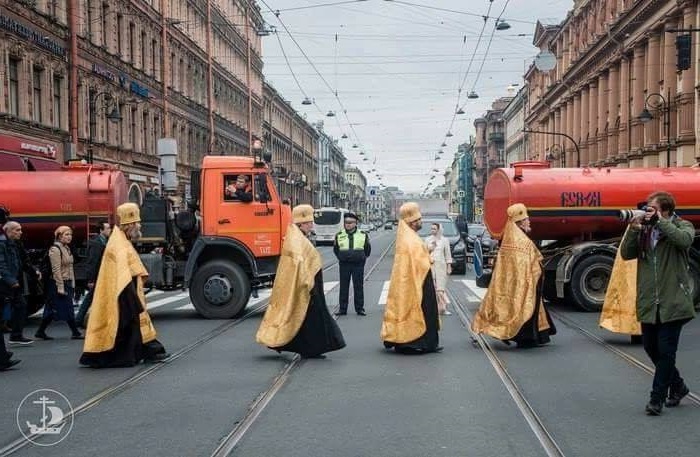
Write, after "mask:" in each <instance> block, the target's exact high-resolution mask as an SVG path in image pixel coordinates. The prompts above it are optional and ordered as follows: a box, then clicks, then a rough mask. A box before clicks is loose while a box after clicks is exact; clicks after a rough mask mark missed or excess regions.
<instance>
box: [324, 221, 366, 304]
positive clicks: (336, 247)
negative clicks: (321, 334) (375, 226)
mask: <svg viewBox="0 0 700 457" xmlns="http://www.w3.org/2000/svg"><path fill="white" fill-rule="evenodd" d="M344 223H345V229H344V230H341V231H340V232H338V233H337V234H336V235H335V240H334V242H333V252H334V253H335V256H336V257H337V258H338V266H339V267H340V310H339V311H338V312H337V313H336V315H337V316H344V315H346V314H347V313H348V294H349V291H350V278H351V277H352V286H353V292H354V293H353V295H354V297H355V312H356V313H357V315H358V316H366V313H365V298H364V290H363V286H364V284H363V283H364V270H365V260H367V257H369V254H370V252H371V250H372V247H371V246H370V244H369V237H368V236H367V234H366V233H365V232H361V231H360V230H358V229H357V216H356V215H355V214H354V213H346V214H345V220H344Z"/></svg>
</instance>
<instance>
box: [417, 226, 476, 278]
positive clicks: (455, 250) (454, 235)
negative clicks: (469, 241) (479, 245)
mask: <svg viewBox="0 0 700 457" xmlns="http://www.w3.org/2000/svg"><path fill="white" fill-rule="evenodd" d="M435 222H437V223H438V224H440V227H442V234H443V236H444V237H445V238H447V240H448V241H449V242H450V252H451V253H452V273H453V274H465V273H466V272H467V247H466V244H465V243H464V240H463V239H462V236H461V234H460V233H459V231H458V230H457V224H455V223H454V221H453V220H452V219H450V218H448V217H430V216H426V217H424V218H423V227H422V228H421V229H420V230H419V231H418V235H420V237H421V238H427V237H428V236H430V226H431V225H432V224H433V223H435Z"/></svg>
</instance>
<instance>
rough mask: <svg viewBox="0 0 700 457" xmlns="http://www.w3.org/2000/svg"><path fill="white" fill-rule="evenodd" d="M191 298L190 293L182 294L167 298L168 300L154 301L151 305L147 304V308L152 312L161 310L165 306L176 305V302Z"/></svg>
mask: <svg viewBox="0 0 700 457" xmlns="http://www.w3.org/2000/svg"><path fill="white" fill-rule="evenodd" d="M188 296H189V293H188V292H180V293H179V294H177V295H173V296H171V297H166V298H161V299H160V300H156V301H152V302H150V303H146V308H147V309H148V310H149V311H151V310H154V309H156V308H160V307H161V306H163V305H167V304H168V303H174V302H176V301H180V300H182V299H183V298H187V297H188Z"/></svg>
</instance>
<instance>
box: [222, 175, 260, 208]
mask: <svg viewBox="0 0 700 457" xmlns="http://www.w3.org/2000/svg"><path fill="white" fill-rule="evenodd" d="M251 178H252V176H251V175H244V174H240V175H224V200H225V201H239V202H251V201H253V195H252V193H253V191H252V188H251V186H250V182H251Z"/></svg>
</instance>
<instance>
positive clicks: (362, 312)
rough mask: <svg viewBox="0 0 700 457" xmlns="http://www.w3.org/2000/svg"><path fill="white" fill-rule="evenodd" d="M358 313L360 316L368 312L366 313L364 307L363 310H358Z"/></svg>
mask: <svg viewBox="0 0 700 457" xmlns="http://www.w3.org/2000/svg"><path fill="white" fill-rule="evenodd" d="M357 315H358V316H366V315H367V313H366V312H365V310H364V309H363V310H362V311H358V312H357Z"/></svg>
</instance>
